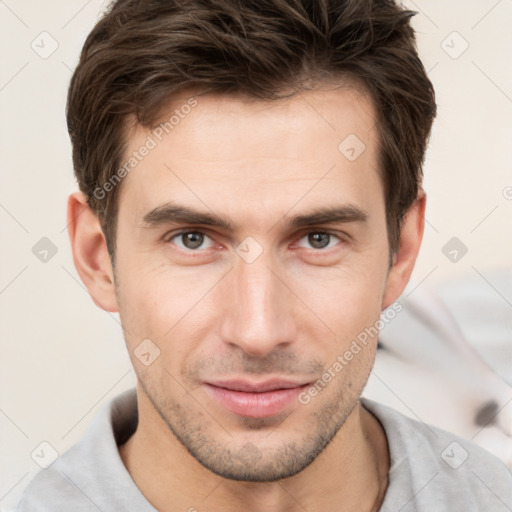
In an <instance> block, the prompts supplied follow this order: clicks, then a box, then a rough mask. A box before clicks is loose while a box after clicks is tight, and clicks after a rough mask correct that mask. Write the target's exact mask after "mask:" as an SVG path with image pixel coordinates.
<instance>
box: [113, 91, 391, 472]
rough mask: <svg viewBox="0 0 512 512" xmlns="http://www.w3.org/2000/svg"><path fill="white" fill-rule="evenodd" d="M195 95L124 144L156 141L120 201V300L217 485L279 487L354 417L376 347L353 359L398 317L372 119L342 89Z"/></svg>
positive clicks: (187, 437) (146, 362) (139, 362)
mask: <svg viewBox="0 0 512 512" xmlns="http://www.w3.org/2000/svg"><path fill="white" fill-rule="evenodd" d="M196 100H197V105H195V106H194V107H193V108H191V109H183V110H181V112H184V111H187V112H188V111H189V113H188V114H187V115H184V116H183V117H180V121H179V123H177V124H176V125H175V126H174V128H173V129H172V131H170V132H169V134H165V135H164V136H163V137H161V138H162V140H161V141H160V140H158V138H157V137H155V136H154V134H153V135H152V133H151V132H150V131H145V130H143V129H142V128H141V127H140V126H139V127H137V128H136V129H133V130H132V131H131V132H130V134H129V136H128V149H127V158H128V157H129V156H130V155H131V154H132V152H133V151H137V150H138V149H139V148H141V147H142V146H143V145H145V144H147V141H148V138H147V137H148V135H149V136H151V137H152V138H153V139H154V141H155V142H156V145H155V147H152V148H151V149H150V150H149V151H148V152H147V155H146V156H145V157H144V158H142V159H141V161H140V162H139V163H138V164H137V166H136V167H135V168H134V169H133V170H132V171H131V172H130V173H129V174H128V176H126V178H125V179H124V181H123V183H122V188H121V190H120V196H119V211H118V232H117V247H116V269H115V284H116V296H117V304H118V307H119V313H120V317H121V321H122V324H123V328H124V330H125V336H126V343H127V346H128V349H129V353H130V357H131V359H132V363H133V366H134V369H135V371H136V374H137V377H138V380H139V385H140V389H141V390H142V391H143V393H144V394H145V396H146V397H147V399H148V400H149V401H150V402H151V403H152V405H153V406H154V408H155V410H156V411H157V412H158V414H159V416H160V417H161V419H162V420H163V422H164V424H165V425H166V428H167V427H168V429H170V430H171V431H172V432H173V433H174V435H175V436H176V437H177V439H178V440H179V441H180V442H181V443H182V444H183V445H184V447H185V448H186V449H187V450H188V452H189V453H190V454H191V455H192V456H193V457H195V458H196V459H197V460H198V461H199V462H200V463H201V464H203V466H205V467H207V468H208V469H210V470H211V471H213V472H214V473H216V474H218V475H221V476H223V477H225V478H231V479H235V480H247V481H271V480H276V479H278V478H284V477H287V476H292V475H294V474H296V473H298V472H299V471H301V470H302V469H304V468H305V467H306V466H308V465H309V464H310V463H311V462H312V461H313V460H314V459H315V458H316V456H317V455H318V454H319V453H320V452H321V451H322V449H323V448H324V447H325V446H326V445H327V443H329V441H330V440H331V439H332V438H333V437H334V436H335V435H336V433H337V432H338V430H339V429H340V428H341V427H342V426H343V424H344V422H345V420H346V419H347V418H348V417H349V415H350V413H351V412H352V411H353V410H354V408H355V406H356V404H357V402H358V399H359V396H360V394H361V392H362V389H363V387H364V385H365V383H366V381H367V378H368V375H369V372H370V370H371V367H372V364H373V359H374V354H375V348H376V343H377V339H376V337H374V338H373V339H369V340H368V342H367V345H366V346H363V345H361V347H360V348H361V349H360V350H359V351H358V352H357V353H354V352H355V351H353V357H352V358H351V359H350V360H349V361H347V358H346V357H345V358H344V354H345V353H346V352H347V351H350V348H351V346H353V345H352V344H353V341H354V340H355V339H356V337H357V336H358V334H360V333H361V332H362V331H364V330H365V328H369V327H371V326H374V325H375V323H376V321H377V320H378V319H379V315H380V313H381V311H382V309H383V307H384V306H387V305H389V304H384V302H385V292H386V279H387V275H388V251H389V247H388V241H387V231H386V219H385V203H384V189H383V186H382V182H381V179H380V177H379V174H378V172H377V144H378V141H377V131H376V126H375V114H374V110H373V107H372V104H371V103H370V101H369V99H368V98H367V97H366V96H365V95H364V94H362V93H358V92H357V91H355V90H354V89H348V88H346V89H338V90H332V89H331V90H329V89H327V88H324V89H317V90H314V91H306V92H303V93H301V95H297V96H294V97H292V98H291V99H286V100H282V101H279V102H273V103H263V102H260V101H254V100H252V101H250V100H248V99H244V98H242V97H234V96H218V95H204V96H197V97H196ZM186 101H187V97H185V96H184V98H183V103H182V104H185V103H186ZM173 108H178V109H180V105H179V103H178V104H177V105H176V106H175V107H173ZM170 114H172V112H170V113H169V115H170ZM164 117H167V119H168V118H169V116H167V115H166V116H164ZM347 137H348V139H347ZM344 141H345V142H344ZM340 144H341V146H340ZM363 144H364V146H363ZM150 145H151V146H152V145H153V144H151V143H150ZM144 340H145V341H144ZM141 343H142V345H141ZM141 353H142V356H141ZM340 357H341V358H344V361H345V362H344V363H343V364H341V366H342V368H341V369H339V366H338V365H336V362H337V361H338V363H339V362H340ZM139 358H140V359H139ZM329 369H330V370H329ZM337 369H338V370H337ZM326 373H328V374H330V376H331V378H330V379H327V378H326V377H325V374H326ZM326 380H328V382H327V383H326V382H325V381H326ZM319 381H322V382H323V384H322V385H318V382H319ZM315 383H316V393H315V392H314V391H311V392H310V389H311V387H312V386H314V385H315ZM308 397H309V398H308Z"/></svg>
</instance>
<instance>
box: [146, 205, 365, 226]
mask: <svg viewBox="0 0 512 512" xmlns="http://www.w3.org/2000/svg"><path fill="white" fill-rule="evenodd" d="M284 219H285V225H286V226H287V227H289V228H302V227H306V226H312V225H315V224H330V223H348V222H361V223H365V222H367V220H368V213H367V212H365V211H364V210H362V209H361V208H359V207H358V206H355V205H353V204H344V205H340V206H329V207H323V208H317V209H315V210H314V211H312V212H309V213H305V214H302V215H297V216H294V217H284ZM171 223H184V224H202V225H207V226H213V227H218V228H222V229H224V230H226V231H234V230H235V228H236V226H235V225H234V224H233V223H232V222H231V221H230V220H229V219H228V218H227V217H223V216H221V215H217V214H215V213H209V212H202V211H199V210H194V209H192V208H189V207H187V206H181V205H178V204H173V203H165V204H163V205H160V206H157V207H156V208H154V209H153V210H151V211H150V212H148V213H146V214H145V215H144V217H143V224H144V227H147V228H155V227H158V226H161V225H165V224H171Z"/></svg>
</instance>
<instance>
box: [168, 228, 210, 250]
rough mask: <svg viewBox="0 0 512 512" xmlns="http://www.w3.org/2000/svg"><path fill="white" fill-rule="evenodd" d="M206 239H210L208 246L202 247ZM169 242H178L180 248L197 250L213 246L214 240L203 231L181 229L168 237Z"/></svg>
mask: <svg viewBox="0 0 512 512" xmlns="http://www.w3.org/2000/svg"><path fill="white" fill-rule="evenodd" d="M206 240H210V243H209V245H208V246H207V247H201V246H202V245H203V244H204V243H205V241H206ZM167 242H172V243H174V244H176V245H177V246H178V247H179V248H180V249H184V250H191V251H195V250H196V249H202V250H204V249H208V248H210V247H212V246H213V240H212V239H211V238H210V237H209V236H208V235H206V234H205V233H201V231H181V232H179V233H176V234H174V235H173V236H171V237H169V238H168V239H167Z"/></svg>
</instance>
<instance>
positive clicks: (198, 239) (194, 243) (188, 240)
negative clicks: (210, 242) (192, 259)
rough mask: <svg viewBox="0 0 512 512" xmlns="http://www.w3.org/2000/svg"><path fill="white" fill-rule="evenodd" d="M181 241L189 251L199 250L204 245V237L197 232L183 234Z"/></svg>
mask: <svg viewBox="0 0 512 512" xmlns="http://www.w3.org/2000/svg"><path fill="white" fill-rule="evenodd" d="M181 239H182V241H183V245H184V246H185V247H187V249H197V248H198V247H200V246H201V245H202V244H203V241H204V235H203V234H202V233H198V232H196V231H190V232H189V233H183V234H182V235H181Z"/></svg>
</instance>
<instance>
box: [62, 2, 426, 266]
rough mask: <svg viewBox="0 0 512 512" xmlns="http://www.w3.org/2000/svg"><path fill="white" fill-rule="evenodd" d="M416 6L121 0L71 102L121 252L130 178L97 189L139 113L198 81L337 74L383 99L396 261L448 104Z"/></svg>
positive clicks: (204, 87) (240, 83)
mask: <svg viewBox="0 0 512 512" xmlns="http://www.w3.org/2000/svg"><path fill="white" fill-rule="evenodd" d="M414 14H415V13H414V12H412V11H409V10H406V9H405V8H403V7H401V6H399V5H397V4H396V3H395V2H394V1H392V0H316V1H312V0H165V1H164V0H144V1H143V0H117V1H116V2H115V3H112V4H111V6H110V10H109V11H108V12H107V13H106V14H105V15H104V17H103V18H101V19H100V20H99V21H98V23H97V24H96V26H95V27H94V28H93V30H92V31H91V33H90V34H89V36H88V37H87V40H86V42H85V44H84V47H83V49H82V52H81V55H80V61H79V63H78V66H77V68H76V69H75V72H74V74H73V77H72V79H71V83H70V86H69V92H68V101H67V112H66V113H67V123H68V131H69V134H70V137H71V142H72V146H73V165H74V169H75V174H76V177H77V180H78V184H79V187H80V190H82V192H84V193H85V195H86V196H87V198H88V203H89V206H90V207H91V208H92V209H93V211H95V213H96V214H97V215H98V218H99V220H100V223H101V226H102V229H103V232H104V234H105V238H106V242H107V247H108V250H109V253H110V256H111V258H112V262H114V253H115V238H116V224H117V211H118V206H117V202H118V201H117V198H118V195H119V188H120V187H115V186H114V187H112V190H109V193H108V194H104V195H103V194H101V195H100V197H98V196H99V194H98V193H97V190H98V187H102V186H103V185H104V184H105V183H107V182H108V181H109V179H112V177H113V176H115V174H116V173H117V172H118V171H119V166H120V165H121V161H122V158H123V152H124V149H125V147H126V140H125V133H126V130H125V121H126V119H127V118H128V117H129V116H133V117H134V118H135V119H136V122H137V123H138V124H140V125H141V126H143V127H147V128H152V127H153V125H154V123H155V121H156V120H157V118H158V115H159V113H160V112H161V109H162V107H163V106H164V105H166V104H167V103H168V102H169V101H170V100H172V98H173V96H174V95H176V94H178V93H181V92H183V91H186V90H187V89H189V88H194V89H196V90H201V91H202V92H204V93H208V92H216V93H225V94H229V93H242V94H245V95H248V96H250V97H252V98H256V99H261V100H274V99H279V98H283V97H287V96H290V95H291V94H290V93H289V92H288V93H286V94H285V93H284V91H290V90H292V91H295V92H298V91H300V90H301V88H304V84H305V83H306V82H311V81H313V82H315V81H316V82H321V81H322V80H325V79H327V78H330V79H331V81H332V78H333V77H334V78H336V77H339V79H340V80H342V79H343V77H345V78H347V79H349V80H355V81H356V82H357V83H359V84H360V85H361V86H362V87H364V88H365V89H366V91H367V92H368V93H369V94H370V96H371V98H372V100H373V103H374V105H375V107H376V110H377V116H378V119H377V127H378V133H379V142H380V147H379V160H380V161H379V167H380V168H379V172H380V174H381V175H382V177H383V185H384V190H385V202H386V222H387V229H388V240H389V247H390V261H391V257H392V255H393V254H394V253H395V252H396V251H397V250H398V247H399V241H400V230H401V225H402V220H403V217H404V214H405V213H406V212H407V210H408V209H409V207H410V206H411V205H412V204H413V202H414V200H415V199H416V197H417V194H418V191H419V187H420V186H421V182H422V180H423V171H422V165H423V160H424V154H425V149H426V145H427V141H428V137H429V135H430V130H431V126H432V122H433V119H434V117H435V114H436V104H435V96H434V90H433V87H432V83H431V82H430V80H429V78H428V76H427V73H426V72H425V69H424V67H423V65H422V63H421V61H420V59H419V57H418V54H417V48H416V41H415V36H414V31H413V29H412V27H411V25H410V19H411V17H412V16H413V15H414ZM109 189H110V187H109ZM101 190H103V189H101ZM95 191H96V193H95ZM102 196H103V197H102Z"/></svg>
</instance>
